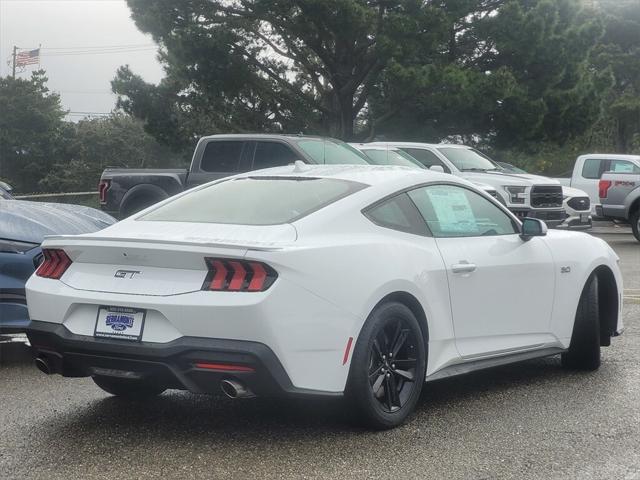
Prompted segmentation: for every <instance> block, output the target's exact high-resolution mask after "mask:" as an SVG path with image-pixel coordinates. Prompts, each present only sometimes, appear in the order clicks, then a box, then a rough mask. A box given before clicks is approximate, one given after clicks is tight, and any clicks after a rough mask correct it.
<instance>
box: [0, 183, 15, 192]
mask: <svg viewBox="0 0 640 480" xmlns="http://www.w3.org/2000/svg"><path fill="white" fill-rule="evenodd" d="M0 188H2V189H3V190H5V191H6V192H7V193H11V192H12V191H13V187H12V186H11V185H9V184H8V183H6V182H2V181H0Z"/></svg>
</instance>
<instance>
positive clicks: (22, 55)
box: [16, 48, 40, 67]
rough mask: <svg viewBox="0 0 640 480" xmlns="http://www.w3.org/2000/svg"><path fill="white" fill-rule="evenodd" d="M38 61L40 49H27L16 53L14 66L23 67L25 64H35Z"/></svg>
mask: <svg viewBox="0 0 640 480" xmlns="http://www.w3.org/2000/svg"><path fill="white" fill-rule="evenodd" d="M38 63H40V49H39V48H36V49H35V50H27V51H25V52H19V53H18V54H17V55H16V67H24V66H25V65H35V64H38Z"/></svg>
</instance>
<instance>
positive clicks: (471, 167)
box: [367, 142, 565, 227]
mask: <svg viewBox="0 0 640 480" xmlns="http://www.w3.org/2000/svg"><path fill="white" fill-rule="evenodd" d="M367 145H376V146H384V147H394V148H399V149H400V150H402V151H404V152H406V153H408V154H409V155H411V156H412V157H413V158H415V159H417V160H418V161H419V162H421V163H422V164H423V165H425V166H426V167H428V168H431V169H434V167H435V170H442V171H444V172H445V173H450V174H452V175H456V176H459V177H463V178H466V179H467V180H469V181H471V182H476V183H484V184H487V185H491V186H492V187H494V188H495V189H496V191H497V192H498V195H500V197H501V198H502V199H503V200H504V204H505V205H506V206H507V207H508V208H509V210H511V211H512V212H513V213H514V214H516V215H517V216H518V217H520V218H524V217H534V218H539V219H541V220H544V221H545V222H546V223H547V225H549V226H550V227H555V226H557V225H559V224H560V223H562V221H563V220H564V218H565V213H564V209H563V208H562V186H561V185H560V183H559V182H558V181H557V180H554V179H551V178H547V177H541V176H538V175H530V174H512V173H507V172H505V171H504V170H503V169H502V168H501V167H500V166H499V165H497V164H496V163H495V162H494V161H493V160H491V159H490V158H489V157H487V156H486V155H484V154H482V153H481V152H479V151H478V150H475V149H474V148H471V147H468V146H465V145H449V144H437V145H436V144H429V143H413V142H373V143H370V144H367Z"/></svg>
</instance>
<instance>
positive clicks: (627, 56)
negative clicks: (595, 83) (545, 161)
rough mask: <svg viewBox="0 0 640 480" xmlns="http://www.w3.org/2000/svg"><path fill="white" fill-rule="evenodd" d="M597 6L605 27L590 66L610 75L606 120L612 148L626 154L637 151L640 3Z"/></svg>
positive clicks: (605, 0)
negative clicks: (611, 133)
mask: <svg viewBox="0 0 640 480" xmlns="http://www.w3.org/2000/svg"><path fill="white" fill-rule="evenodd" d="M599 5H600V7H601V11H602V14H603V16H604V18H605V25H606V28H605V35H604V37H603V39H602V41H601V42H600V44H599V45H598V46H597V48H596V49H595V50H594V52H593V55H592V65H593V68H594V70H597V71H601V72H607V73H609V74H610V76H611V80H612V84H611V88H610V89H609V90H608V92H607V95H606V102H605V105H606V108H605V118H608V119H609V120H610V121H611V123H612V124H613V130H614V137H613V138H612V139H611V140H612V143H613V145H614V147H615V148H616V150H617V151H618V152H620V153H626V152H629V151H631V150H633V149H634V148H640V2H637V1H629V0H600V2H599ZM601 124H604V125H606V124H607V122H606V121H605V122H601Z"/></svg>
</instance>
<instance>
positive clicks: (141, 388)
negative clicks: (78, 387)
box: [92, 375, 166, 399]
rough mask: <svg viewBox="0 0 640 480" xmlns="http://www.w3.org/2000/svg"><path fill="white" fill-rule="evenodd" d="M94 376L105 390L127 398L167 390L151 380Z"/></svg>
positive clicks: (144, 396) (152, 395) (141, 396)
mask: <svg viewBox="0 0 640 480" xmlns="http://www.w3.org/2000/svg"><path fill="white" fill-rule="evenodd" d="M92 378H93V381H94V382H95V384H96V385H97V386H98V387H100V388H101V389H102V390H104V391H105V392H107V393H110V394H111V395H115V396H116V397H122V398H127V399H138V398H148V397H155V396H156V395H160V394H161V393H162V392H164V391H165V390H166V388H165V387H164V386H162V385H156V384H154V383H153V382H151V381H149V380H139V379H135V380H130V379H128V378H117V377H105V376H101V375H96V376H94V377H92Z"/></svg>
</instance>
